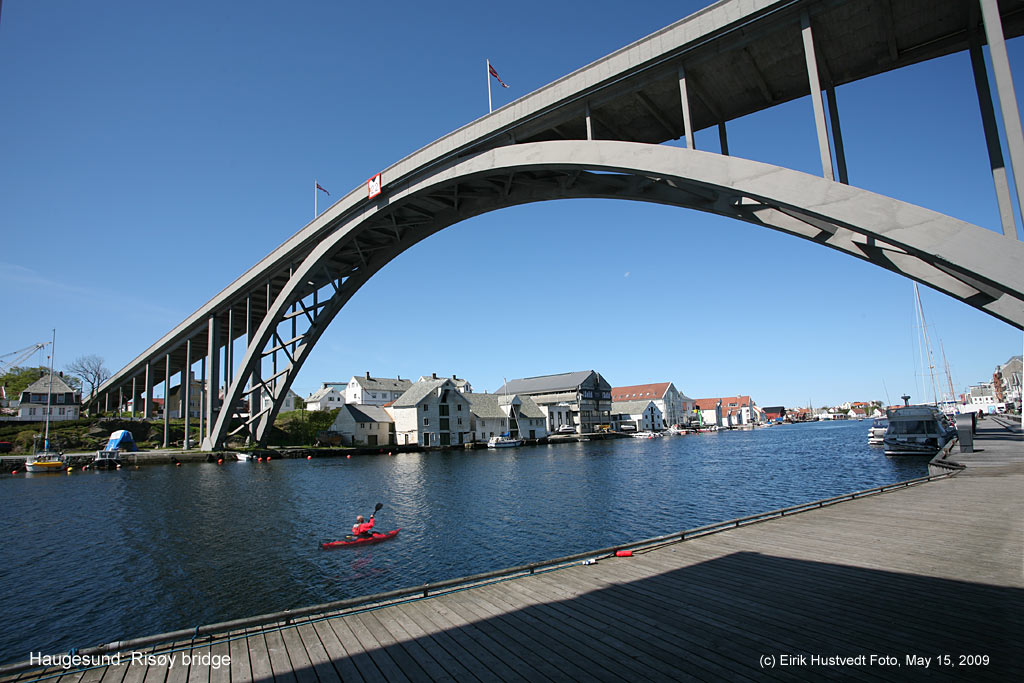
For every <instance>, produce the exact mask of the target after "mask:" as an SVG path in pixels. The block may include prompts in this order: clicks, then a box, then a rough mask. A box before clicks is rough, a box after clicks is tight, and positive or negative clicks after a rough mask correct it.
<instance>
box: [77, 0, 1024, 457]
mask: <svg viewBox="0 0 1024 683" xmlns="http://www.w3.org/2000/svg"><path fill="white" fill-rule="evenodd" d="M1022 33H1024V0H970V1H966V2H965V1H962V0H730V1H724V2H717V3H715V4H714V5H712V6H710V7H708V8H706V9H705V10H702V11H700V12H698V13H696V14H694V15H692V16H690V17H687V18H685V19H683V20H680V21H679V22H676V23H675V24H672V25H671V26H668V27H666V28H664V29H662V30H661V31H658V32H656V33H654V34H652V35H651V36H648V37H647V38H644V39H642V40H640V41H637V42H636V43H634V44H633V45H630V46H627V47H625V48H623V49H622V50H618V51H616V52H614V53H612V54H610V55H608V56H606V57H604V58H602V59H600V60H598V61H596V62H594V63H593V64H591V65H589V66H587V67H585V68H583V69H580V70H579V71H576V72H574V73H572V74H569V75H567V76H565V77H564V78H561V79H559V80H557V81H555V82H553V83H551V84H549V85H547V86H545V87H543V88H540V89H539V90H537V91H535V92H534V93H531V94H529V95H527V96H525V97H523V98H521V99H519V100H517V101H516V102H514V103H512V104H510V105H507V106H505V107H503V108H501V109H499V110H497V111H495V112H493V114H491V115H489V116H486V117H483V118H481V119H479V120H477V121H474V122H472V123H470V124H468V125H466V126H464V127H462V128H460V129H458V130H456V131H453V132H452V133H450V134H448V135H446V136H444V137H442V138H440V139H438V140H437V141H435V142H433V143H431V144H430V145H427V146H426V147H424V148H423V149H421V150H418V151H417V152H415V153H413V154H411V155H409V156H408V157H406V158H404V159H402V160H400V161H398V162H396V163H395V164H394V165H392V166H391V167H389V168H387V169H385V170H384V171H383V178H384V180H383V182H384V192H383V194H381V195H380V196H378V197H375V198H370V199H368V197H367V194H366V191H365V190H364V189H362V188H360V189H358V190H354V191H353V192H350V193H349V194H348V195H346V196H345V197H344V198H342V199H341V200H339V201H338V202H337V203H335V204H334V205H333V206H332V207H330V209H328V210H327V211H325V212H324V213H323V214H322V215H321V216H318V217H317V218H316V219H315V220H314V221H313V222H312V223H310V224H309V225H307V226H306V227H304V228H303V229H302V230H300V231H299V232H297V233H296V234H295V235H294V236H293V237H291V238H290V239H289V240H287V241H286V242H285V243H284V244H282V245H281V246H280V247H278V248H277V249H276V250H274V251H273V252H272V253H271V254H269V255H268V256H267V257H266V258H264V259H263V260H262V261H260V262H259V263H257V264H256V265H254V266H253V267H252V268H250V269H249V271H247V272H246V273H244V274H243V275H242V276H240V277H239V278H238V279H237V280H236V281H235V282H233V283H232V284H231V285H229V286H228V287H227V288H225V289H224V290H223V291H222V292H220V293H219V294H218V295H217V296H215V297H214V298H213V299H211V300H210V301H209V302H207V303H206V304H205V305H204V306H203V307H201V308H200V309H199V310H197V311H196V312H195V313H193V314H192V315H191V316H189V317H188V318H187V319H186V320H184V321H183V322H182V323H180V324H179V325H177V326H176V327H175V328H174V329H173V330H171V331H170V332H169V333H168V334H167V335H165V336H164V337H163V338H162V339H160V340H159V341H157V342H156V343H155V344H153V345H152V346H151V347H150V348H149V349H147V350H146V351H145V352H143V353H142V354H141V355H140V356H138V357H137V358H136V359H134V360H133V361H132V362H131V363H129V364H128V365H126V366H125V367H124V368H123V369H122V370H120V371H119V372H118V373H117V374H116V375H115V376H114V377H113V378H111V380H109V381H108V382H107V383H105V384H104V385H103V386H102V387H100V389H99V390H98V392H97V394H96V395H95V396H94V397H92V407H93V409H98V410H101V411H107V410H112V409H114V408H117V409H121V408H122V407H124V406H125V405H126V403H127V402H128V401H132V408H133V413H134V411H135V410H137V407H136V406H137V405H138V403H139V399H140V398H141V399H142V405H143V410H142V411H141V412H142V413H143V415H144V416H146V417H150V415H151V407H152V404H153V401H152V396H153V388H154V386H155V385H158V384H161V383H162V384H164V394H165V397H168V395H169V394H170V396H169V398H170V400H168V403H167V406H168V409H167V410H165V411H164V415H165V421H166V419H167V416H168V414H169V413H170V412H173V411H175V408H176V406H180V407H178V408H177V410H178V411H180V412H179V413H178V414H179V415H183V416H187V415H190V414H193V415H194V414H195V413H197V412H198V415H199V420H200V432H201V434H202V435H203V439H202V442H203V447H204V448H207V449H213V448H219V447H221V446H222V445H223V444H224V443H225V440H226V439H227V438H228V437H229V436H230V434H231V433H239V432H241V433H244V435H245V436H246V438H247V439H248V440H250V441H254V442H259V443H264V442H265V441H266V438H267V436H268V434H269V430H270V425H271V424H272V423H273V419H274V417H275V416H276V415H277V412H278V411H279V410H280V407H281V404H282V402H283V400H284V399H285V397H286V396H287V393H288V390H289V387H290V386H291V383H292V382H293V381H294V378H295V376H296V374H297V373H298V371H299V369H300V368H301V367H302V365H303V363H304V362H305V359H306V358H307V356H308V355H309V353H310V352H311V350H312V348H313V347H314V346H315V344H316V342H317V340H318V339H319V338H320V336H321V335H322V334H323V331H324V330H325V329H326V327H327V325H328V324H329V323H330V322H331V321H332V320H333V319H334V317H335V316H336V315H337V313H338V312H339V311H340V310H341V307H342V306H343V305H344V304H345V303H346V302H347V301H348V300H349V298H350V297H351V296H352V295H353V294H354V293H355V292H356V291H357V290H358V288H359V287H360V286H361V285H362V284H363V283H364V282H366V281H367V280H368V279H369V278H370V277H372V276H373V274H375V273H376V272H378V271H379V270H380V268H382V267H383V266H384V265H385V264H387V263H388V262H389V261H391V260H392V259H393V258H395V256H397V255H398V254H400V253H402V252H403V251H405V250H406V249H408V248H410V247H411V246H413V245H414V244H416V243H417V242H419V241H420V240H422V239H425V238H426V237H428V236H430V235H432V234H434V233H435V232H437V231H439V230H442V229H443V228H445V227H447V226H449V225H452V224H454V223H457V222H459V221H462V220H465V219H467V218H470V217H472V216H476V215H479V214H482V213H485V212H488V211H493V210H496V209H500V208H503V207H506V206H514V205H518V204H526V203H531V202H539V201H547V200H553V199H569V198H614V199H630V200H636V201H649V202H656V203H661V204H667V205H672V206H679V207H683V208H690V209H696V210H699V211H706V212H710V213H715V214H718V215H722V216H728V217H731V218H735V219H737V220H742V221H747V222H749V223H753V224H757V225H762V226H764V227H768V228H771V229H774V230H779V231H782V232H785V233H788V234H791V235H795V236H797V237H801V238H803V239H807V240H810V241H813V242H816V243H818V244H821V245H822V246H827V247H830V248H832V249H836V250H838V251H841V252H843V253H846V254H848V255H850V256H853V257H855V258H858V259H861V260H865V261H868V262H870V263H873V264H875V265H877V266H880V267H882V268H885V269H887V270H890V271H893V272H896V273H899V274H901V275H905V276H907V277H910V278H913V279H915V280H917V281H919V282H922V283H925V284H927V285H929V286H931V287H933V288H935V289H937V290H939V291H942V292H945V293H947V294H949V295H950V296H952V297H954V298H956V299H959V300H961V301H963V302H965V303H967V304H968V305H970V306H973V307H975V308H977V309H979V310H982V311H985V312H986V313H989V314H990V315H993V316H995V317H997V318H999V319H1001V320H1004V321H1006V322H1008V323H1010V324H1011V325H1014V326H1016V327H1018V328H1024V295H1022V292H1024V282H1022V276H1021V273H1020V271H1021V270H1022V269H1021V268H1020V267H1019V264H1020V263H1022V262H1024V258H1022V257H1024V253H1022V247H1021V243H1020V242H1018V241H1017V240H1016V233H1017V226H1016V224H1015V216H1014V210H1013V205H1012V199H1011V195H1016V196H1017V197H1018V202H1019V199H1020V197H1022V196H1024V180H1017V181H1016V187H1011V185H1010V182H1009V180H1008V175H1007V164H1006V163H1005V159H1004V158H1003V154H1002V151H1001V143H1000V131H999V130H998V125H997V121H996V116H995V107H996V104H997V100H998V104H999V106H1000V108H1001V113H1002V116H1001V120H1002V122H1003V128H1004V130H1003V131H1002V133H1003V134H1004V137H1005V139H1006V140H1007V143H1006V146H1007V148H1008V150H1009V157H1010V161H1011V162H1012V164H1011V165H1012V167H1013V168H1014V169H1015V173H1014V176H1015V178H1024V132H1022V131H1021V129H1020V116H1019V114H1018V113H1017V110H1016V98H1015V97H1014V96H1013V95H1012V79H1011V78H1010V73H1009V64H1008V61H1007V59H1006V54H1005V45H1004V35H1003V34H1005V37H1013V36H1018V35H1021V34H1022ZM986 43H987V44H988V46H989V52H988V57H989V60H990V62H991V64H992V68H991V71H992V74H993V84H992V85H993V86H994V91H993V88H992V87H990V84H989V81H988V77H987V75H986V73H987V71H986V66H985V57H984V55H983V54H982V45H984V44H986ZM957 52H968V53H969V60H970V61H971V64H972V66H973V67H974V77H975V85H976V89H977V95H978V99H979V105H980V116H981V120H982V126H983V128H984V132H985V139H986V141H987V144H988V153H989V159H990V162H991V168H992V177H993V183H994V186H995V195H996V199H997V204H998V206H999V212H1000V216H1001V221H1002V230H1003V235H1000V234H997V233H994V232H991V231H988V230H984V229H982V228H979V227H977V226H973V225H969V224H967V223H964V222H962V221H957V220H955V219H952V218H950V217H948V216H943V215H940V214H938V213H935V212H932V211H929V210H926V209H923V208H920V207H916V206H911V205H908V204H905V203H902V202H898V201H896V200H893V199H889V198H887V197H884V196H880V195H876V194H873V193H870V192H866V191H864V190H859V189H857V188H854V187H850V186H849V185H848V184H847V182H848V178H847V171H846V164H845V150H844V148H843V143H842V134H841V131H840V125H839V112H838V106H837V101H836V94H835V89H836V87H837V86H840V85H842V84H845V83H849V82H853V81H857V80H860V79H864V78H868V77H871V76H874V75H876V74H879V73H883V72H885V71H889V70H893V69H898V68H902V67H905V66H908V65H910V64H914V63H918V62H921V61H924V60H928V59H934V58H937V57H941V56H945V55H950V54H953V53H957ZM823 94H824V95H825V96H826V97H827V112H826V107H825V106H824V100H823ZM808 95H810V96H811V97H810V100H811V102H812V105H813V117H811V116H808V120H807V123H808V124H809V126H808V127H809V128H813V129H814V130H816V131H817V138H818V147H819V152H820V155H821V162H822V177H816V176H809V175H806V174H803V173H798V172H795V171H790V170H786V169H783V168H779V167H775V166H770V165H766V164H760V163H757V162H752V161H746V160H743V159H740V158H735V157H730V156H728V154H729V151H728V139H727V135H726V124H727V123H728V122H730V121H732V120H734V119H735V118H737V117H740V116H744V115H747V114H750V113H753V112H757V111H760V110H763V109H766V108H769V107H772V106H775V105H777V104H780V103H783V102H788V101H792V100H794V99H797V98H801V97H806V96H808ZM809 113H810V112H809ZM715 127H717V131H718V137H719V143H718V147H719V149H720V150H721V152H722V154H710V153H703V152H698V151H696V150H695V149H694V145H695V140H694V135H693V133H694V131H699V130H703V129H706V128H715ZM678 138H685V140H686V146H687V148H688V149H679V148H675V147H668V146H659V145H658V144H656V143H661V142H664V141H667V140H670V139H678ZM833 155H834V159H833ZM837 181H838V182H837ZM1004 235H1005V236H1004ZM197 366H198V372H197V374H198V375H199V380H200V385H201V386H199V387H197V388H195V389H193V388H192V386H193V384H192V382H190V381H188V377H189V375H190V374H191V373H192V372H194V371H196V368H197ZM176 378H177V382H175V379H176ZM175 384H177V386H178V387H179V389H177V390H175V389H174V386H175ZM168 387H170V389H168ZM175 393H177V397H176V398H175V395H174V394H175ZM196 395H199V396H200V397H201V400H200V401H199V403H198V405H194V404H195V403H196ZM186 419H187V418H186ZM167 431H168V430H166V429H165V434H166V433H167ZM166 438H167V437H166V436H165V445H168V444H167V443H166Z"/></svg>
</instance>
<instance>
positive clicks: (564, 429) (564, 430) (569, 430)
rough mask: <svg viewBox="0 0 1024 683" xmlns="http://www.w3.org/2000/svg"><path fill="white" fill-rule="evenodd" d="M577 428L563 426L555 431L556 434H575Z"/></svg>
mask: <svg viewBox="0 0 1024 683" xmlns="http://www.w3.org/2000/svg"><path fill="white" fill-rule="evenodd" d="M575 433H576V428H575V427H573V426H572V425H562V426H561V427H559V428H558V429H556V430H555V434H575Z"/></svg>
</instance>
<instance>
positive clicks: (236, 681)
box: [167, 629, 253, 683]
mask: <svg viewBox="0 0 1024 683" xmlns="http://www.w3.org/2000/svg"><path fill="white" fill-rule="evenodd" d="M228 654H229V655H230V656H231V667H230V670H229V675H230V677H231V683H252V680H253V676H252V667H251V666H250V664H249V638H248V634H247V633H246V632H245V630H244V629H242V630H240V631H236V632H235V633H234V634H232V638H231V642H230V643H228ZM167 683H171V681H168V682H167Z"/></svg>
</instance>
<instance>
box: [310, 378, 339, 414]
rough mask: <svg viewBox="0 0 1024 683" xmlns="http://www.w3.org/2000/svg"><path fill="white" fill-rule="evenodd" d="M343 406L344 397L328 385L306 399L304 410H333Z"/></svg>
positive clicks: (322, 386) (324, 385)
mask: <svg viewBox="0 0 1024 683" xmlns="http://www.w3.org/2000/svg"><path fill="white" fill-rule="evenodd" d="M343 405H345V396H344V395H342V393H341V392H339V391H338V390H337V389H335V388H334V387H332V386H330V385H329V384H323V385H321V387H320V388H319V389H317V390H316V391H314V392H313V393H312V394H310V395H309V396H307V397H306V410H333V409H335V408H340V407H341V406H343Z"/></svg>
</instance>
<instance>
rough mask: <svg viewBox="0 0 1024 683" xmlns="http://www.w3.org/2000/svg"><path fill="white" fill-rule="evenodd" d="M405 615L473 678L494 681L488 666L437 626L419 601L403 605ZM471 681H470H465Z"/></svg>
mask: <svg viewBox="0 0 1024 683" xmlns="http://www.w3.org/2000/svg"><path fill="white" fill-rule="evenodd" d="M402 613H403V615H405V616H406V617H408V618H409V620H410V621H411V623H412V624H413V625H415V627H416V628H418V629H419V630H420V631H421V632H422V633H424V634H429V636H430V639H431V640H432V641H433V642H434V643H436V644H437V645H438V646H439V647H441V648H442V649H443V650H444V651H445V652H446V653H447V654H448V655H449V656H450V657H452V658H454V659H455V660H456V661H457V662H458V663H459V664H460V665H461V666H462V667H463V668H464V669H466V670H467V671H469V672H470V674H471V675H472V677H473V678H476V679H477V680H480V681H490V680H493V679H494V674H493V673H491V670H490V669H489V668H487V665H486V664H485V663H484V662H482V661H480V660H479V659H477V657H476V656H474V655H473V653H472V652H470V651H469V650H467V649H466V648H465V647H463V645H462V643H461V642H459V640H458V639H456V638H453V637H452V635H451V634H450V633H448V631H447V630H446V629H445V628H443V627H441V626H439V625H437V624H435V623H434V621H433V620H431V619H430V617H429V615H427V614H426V613H425V612H424V611H423V610H422V609H420V604H419V601H417V602H410V603H406V604H405V605H403V609H402ZM465 680H470V679H465Z"/></svg>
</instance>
